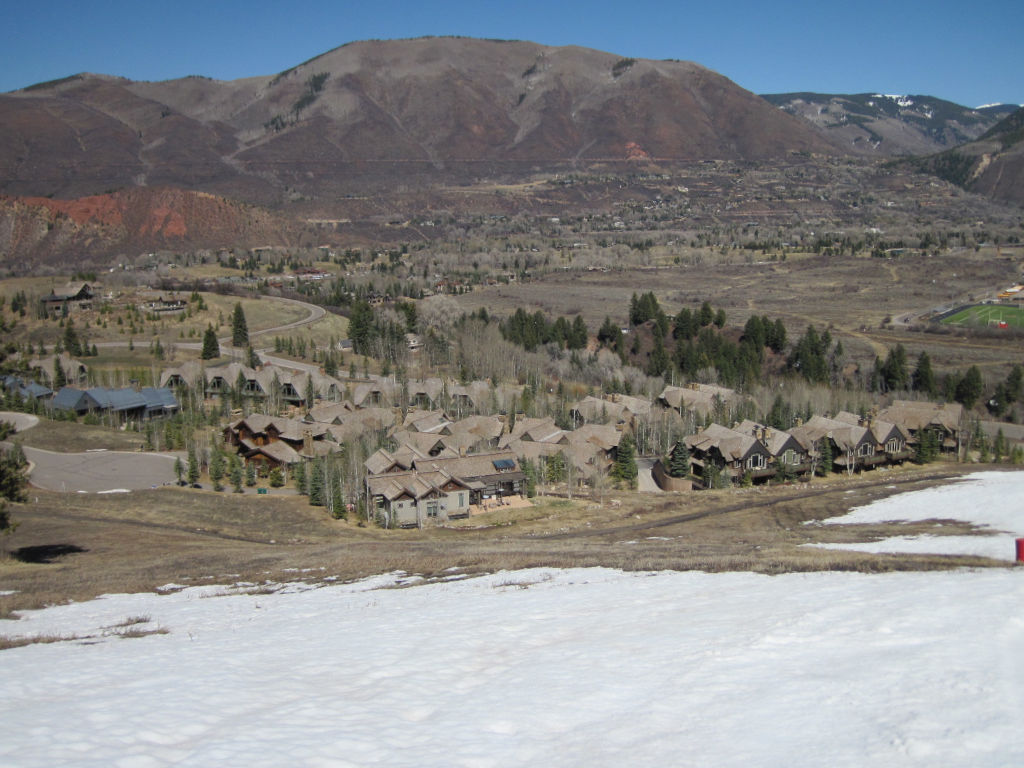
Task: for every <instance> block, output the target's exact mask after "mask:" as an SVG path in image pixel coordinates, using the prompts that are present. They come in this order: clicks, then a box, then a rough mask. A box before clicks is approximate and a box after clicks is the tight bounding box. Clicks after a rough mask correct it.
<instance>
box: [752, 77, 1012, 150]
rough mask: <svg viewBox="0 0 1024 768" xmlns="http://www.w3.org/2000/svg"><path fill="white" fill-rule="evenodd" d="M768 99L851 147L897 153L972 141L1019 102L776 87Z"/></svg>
mask: <svg viewBox="0 0 1024 768" xmlns="http://www.w3.org/2000/svg"><path fill="white" fill-rule="evenodd" d="M763 98H764V99H766V100H767V101H769V102H770V103H772V104H774V105H776V106H777V107H780V108H781V109H783V110H784V111H786V112H788V113H789V114H792V115H796V116H797V117H800V118H803V119H804V120H807V121H809V122H811V123H813V124H814V125H815V126H817V127H818V128H820V129H821V130H822V131H823V132H824V133H825V134H826V135H827V136H828V137H829V138H830V140H832V141H833V142H835V143H836V145H837V147H839V148H841V149H843V150H844V151H848V152H855V153H859V154H867V155H874V156H878V157H896V156H901V155H923V154H931V153H933V152H940V151H942V150H944V149H949V148H950V147H955V146H957V145H959V144H964V143H966V142H968V141H972V140H974V139H976V138H978V137H979V136H981V134H983V133H984V132H985V131H986V130H988V129H989V128H991V127H992V126H993V125H995V124H996V123H997V122H999V120H1001V119H1002V118H1004V117H1006V115H1008V114H1010V113H1011V112H1013V111H1014V110H1015V109H1016V107H1014V106H1012V105H1006V104H999V105H994V106H989V107H981V108H978V109H971V108H969V107H962V106H960V105H959V104H954V103H952V102H950V101H944V100H942V99H937V98H934V97H933V96H895V95H888V96H886V95H882V94H879V93H858V94H827V93H773V94H765V95H764V97H763Z"/></svg>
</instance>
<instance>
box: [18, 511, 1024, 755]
mask: <svg viewBox="0 0 1024 768" xmlns="http://www.w3.org/2000/svg"><path fill="white" fill-rule="evenodd" d="M903 498H904V501H906V500H907V499H908V498H910V497H906V496H905V497H903ZM926 498H927V497H926ZM1018 498H1019V496H1018ZM399 580H401V577H399V576H396V575H390V576H381V577H377V578H375V579H371V580H367V581H364V582H359V583H356V584H348V585H334V586H322V587H319V588H314V587H312V586H302V585H297V586H290V587H288V588H286V589H284V590H282V591H279V592H276V593H272V594H244V593H241V591H242V590H241V589H239V588H235V589H232V588H211V587H205V588H204V587H195V588H189V589H180V590H179V589H175V590H170V591H169V592H168V593H167V594H161V595H153V594H149V595H115V596H107V597H105V598H102V599H99V600H94V601H91V602H88V603H79V604H74V605H68V606H61V607H56V608H50V609H47V610H44V611H39V612H32V613H29V614H26V615H25V617H24V618H23V619H22V620H20V621H0V634H3V635H7V636H14V635H36V634H54V633H60V634H77V635H94V636H95V637H94V639H91V640H88V641H84V642H81V641H76V642H63V643H55V644H46V645H43V644H37V645H31V646H25V647H22V648H15V649H11V650H7V651H2V652H0V722H3V724H4V738H3V739H0V765H4V766H8V765H10V766H48V767H49V766H104V768H106V766H120V767H122V768H150V767H156V766H170V765H176V766H203V767H204V768H205V767H207V766H282V765H287V766H377V765H379V766H385V765H386V766H417V767H420V766H467V767H471V768H479V767H482V766H495V767H497V766H502V767H504V766H520V765H529V766H631V767H632V766H744V768H748V767H749V766H865V765H879V766H881V765H884V766H917V765H922V766H924V765H927V766H929V767H931V766H972V767H973V766H1020V765H1024V739H1022V738H1021V723H1022V722H1024V608H1022V606H1024V569H1014V568H1008V569H998V570H975V571H970V570H961V571H953V572H926V573H888V574H873V575H866V574H858V573H815V574H791V575H785V576H775V577H769V576H759V575H755V574H749V573H735V574H704V573H656V574H624V573H620V572H617V571H611V570H605V569H579V570H549V569H534V570H530V571H519V572H514V573H498V574H494V575H491V576H486V577H481V578H473V579H466V580H454V579H453V580H451V581H447V582H443V583H437V584H431V585H423V586H416V587H411V588H407V589H382V588H381V587H384V586H388V585H392V584H394V583H395V582H396V581H399ZM406 581H407V580H406ZM147 617H148V618H149V619H150V621H149V622H148V623H146V624H139V625H138V626H141V627H144V628H145V627H149V628H155V627H158V626H159V627H162V628H165V629H167V630H168V633H167V634H161V635H152V636H149V637H143V638H137V639H121V638H118V637H116V636H114V635H113V634H112V633H113V632H114V631H115V630H114V629H111V628H113V627H116V625H119V624H123V623H124V622H125V620H126V619H132V618H136V619H137V620H138V619H142V618H147Z"/></svg>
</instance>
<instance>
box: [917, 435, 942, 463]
mask: <svg viewBox="0 0 1024 768" xmlns="http://www.w3.org/2000/svg"><path fill="white" fill-rule="evenodd" d="M938 455H939V438H938V435H937V434H936V433H935V430H934V429H922V430H921V431H920V432H918V434H917V447H916V448H915V450H914V461H915V462H917V463H918V464H928V463H930V462H932V461H935V459H936V458H938Z"/></svg>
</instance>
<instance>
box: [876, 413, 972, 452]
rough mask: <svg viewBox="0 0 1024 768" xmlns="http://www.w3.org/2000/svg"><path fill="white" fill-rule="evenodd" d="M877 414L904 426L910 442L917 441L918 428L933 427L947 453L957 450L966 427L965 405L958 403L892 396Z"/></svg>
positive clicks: (920, 429)
mask: <svg viewBox="0 0 1024 768" xmlns="http://www.w3.org/2000/svg"><path fill="white" fill-rule="evenodd" d="M878 418H879V419H880V420H883V421H888V422H892V423H895V424H900V425H901V426H903V427H904V428H905V429H906V432H907V435H908V442H909V443H910V444H911V445H915V444H917V442H918V440H919V438H920V435H921V432H923V431H925V430H932V431H934V432H935V433H936V434H937V435H938V437H939V444H940V445H941V446H942V450H943V451H945V452H946V453H957V452H959V450H960V447H961V444H962V442H963V438H964V435H965V433H966V429H967V426H966V419H965V416H964V407H963V406H962V405H960V403H930V402H925V401H920V402H919V401H914V400H894V401H893V403H892V405H890V406H889V407H888V408H883V409H882V410H881V411H879V413H878Z"/></svg>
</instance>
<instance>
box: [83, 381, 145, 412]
mask: <svg viewBox="0 0 1024 768" xmlns="http://www.w3.org/2000/svg"><path fill="white" fill-rule="evenodd" d="M85 393H86V394H87V395H89V397H91V398H92V399H93V400H95V401H96V404H97V406H98V407H99V408H101V409H103V410H108V411H114V412H115V413H116V412H119V411H133V410H135V409H136V408H145V407H146V398H145V397H143V396H142V393H141V392H136V391H135V390H134V389H131V388H127V389H107V388H106V387H92V388H91V389H87V390H85Z"/></svg>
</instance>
